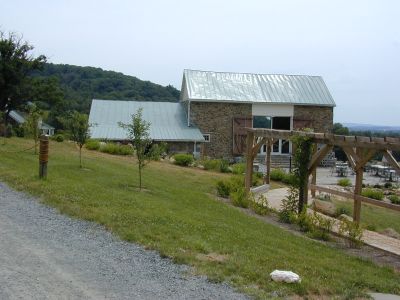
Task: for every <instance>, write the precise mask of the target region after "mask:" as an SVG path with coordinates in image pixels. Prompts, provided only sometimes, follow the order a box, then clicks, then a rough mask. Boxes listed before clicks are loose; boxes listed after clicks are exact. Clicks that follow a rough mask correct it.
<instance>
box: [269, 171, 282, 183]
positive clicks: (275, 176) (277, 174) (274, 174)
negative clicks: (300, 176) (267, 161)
mask: <svg viewBox="0 0 400 300" xmlns="http://www.w3.org/2000/svg"><path fill="white" fill-rule="evenodd" d="M285 174H286V173H285V171H283V170H282V169H272V170H271V174H270V175H269V177H270V178H271V180H275V181H282V179H283V177H284V176H285Z"/></svg>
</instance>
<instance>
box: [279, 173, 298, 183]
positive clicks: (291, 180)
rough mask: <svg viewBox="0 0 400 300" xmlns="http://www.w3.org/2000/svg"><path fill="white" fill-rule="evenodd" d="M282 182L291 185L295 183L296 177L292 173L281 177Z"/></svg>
mask: <svg viewBox="0 0 400 300" xmlns="http://www.w3.org/2000/svg"><path fill="white" fill-rule="evenodd" d="M282 182H283V183H286V184H288V185H293V184H295V182H296V176H295V175H294V174H293V173H288V174H286V173H285V175H283V178H282Z"/></svg>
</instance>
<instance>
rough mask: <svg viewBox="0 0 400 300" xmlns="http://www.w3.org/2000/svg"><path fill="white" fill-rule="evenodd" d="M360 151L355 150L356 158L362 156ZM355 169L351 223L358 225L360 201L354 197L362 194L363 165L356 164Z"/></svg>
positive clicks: (358, 149) (359, 149)
mask: <svg viewBox="0 0 400 300" xmlns="http://www.w3.org/2000/svg"><path fill="white" fill-rule="evenodd" d="M361 151H362V149H361V148H357V149H356V154H357V156H358V157H361V156H362V152H361ZM356 166H357V168H356V185H355V187H354V208H353V221H354V222H357V223H360V220H361V200H360V198H357V197H356V195H361V192H362V181H363V173H364V170H363V165H362V164H359V163H357V165H356Z"/></svg>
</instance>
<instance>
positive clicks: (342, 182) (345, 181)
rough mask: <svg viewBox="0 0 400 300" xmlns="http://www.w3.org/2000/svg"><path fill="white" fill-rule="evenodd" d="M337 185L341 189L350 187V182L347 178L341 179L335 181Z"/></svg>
mask: <svg viewBox="0 0 400 300" xmlns="http://www.w3.org/2000/svg"><path fill="white" fill-rule="evenodd" d="M337 184H338V185H340V186H343V187H347V186H351V181H350V179H348V178H342V179H339V180H338V181H337Z"/></svg>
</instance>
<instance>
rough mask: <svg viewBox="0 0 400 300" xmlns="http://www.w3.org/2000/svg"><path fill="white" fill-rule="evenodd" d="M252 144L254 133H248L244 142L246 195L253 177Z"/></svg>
mask: <svg viewBox="0 0 400 300" xmlns="http://www.w3.org/2000/svg"><path fill="white" fill-rule="evenodd" d="M253 143H254V133H253V132H251V131H248V132H247V140H246V178H245V189H246V193H249V192H250V188H251V182H252V177H253V160H254V156H253Z"/></svg>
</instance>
